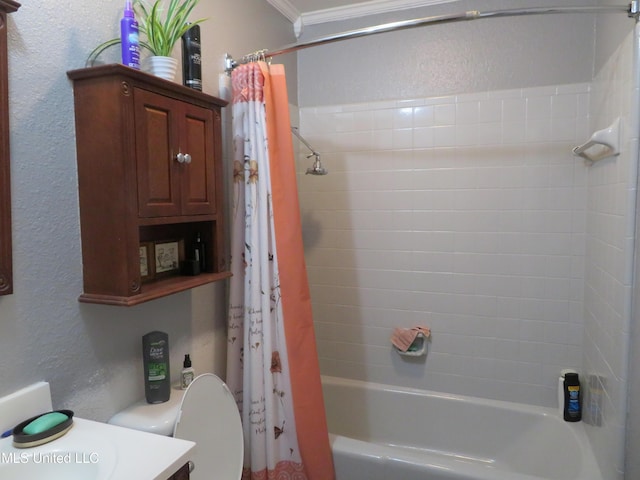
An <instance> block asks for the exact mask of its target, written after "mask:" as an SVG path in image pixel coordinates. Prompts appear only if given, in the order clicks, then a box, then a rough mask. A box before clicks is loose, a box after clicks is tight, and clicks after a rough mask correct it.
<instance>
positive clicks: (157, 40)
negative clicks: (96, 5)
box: [134, 0, 206, 56]
mask: <svg viewBox="0 0 640 480" xmlns="http://www.w3.org/2000/svg"><path fill="white" fill-rule="evenodd" d="M198 2H199V0H170V1H169V4H168V6H167V9H166V15H164V19H163V18H162V14H163V13H164V9H163V7H162V3H163V0H156V1H155V2H154V3H153V5H152V6H151V8H149V6H148V5H145V2H144V1H143V0H135V2H134V7H135V8H136V9H137V11H138V16H139V20H138V21H139V28H140V32H142V33H143V34H144V35H145V36H146V37H147V43H148V44H149V46H150V47H151V51H152V52H153V54H154V55H163V56H170V55H171V52H172V51H173V48H174V47H175V45H176V43H177V42H179V41H180V38H181V37H182V35H184V33H185V32H186V31H187V30H189V28H191V27H192V26H193V25H196V24H198V23H202V22H204V21H205V20H206V19H204V18H202V19H199V20H196V21H195V22H191V23H189V21H188V19H189V15H190V14H191V12H192V11H193V9H194V8H195V6H196V5H197V4H198Z"/></svg>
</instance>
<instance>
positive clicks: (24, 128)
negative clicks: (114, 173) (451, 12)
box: [0, 0, 297, 420]
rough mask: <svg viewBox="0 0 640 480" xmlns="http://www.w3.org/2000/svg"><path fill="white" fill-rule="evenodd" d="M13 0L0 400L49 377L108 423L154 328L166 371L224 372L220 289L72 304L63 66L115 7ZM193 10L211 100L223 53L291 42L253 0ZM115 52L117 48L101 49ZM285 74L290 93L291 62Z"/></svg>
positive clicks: (111, 2) (111, 20) (274, 16)
mask: <svg viewBox="0 0 640 480" xmlns="http://www.w3.org/2000/svg"><path fill="white" fill-rule="evenodd" d="M22 3H23V5H22V7H21V8H20V10H19V11H18V12H17V13H15V14H12V15H11V17H10V20H9V30H10V38H9V67H10V78H9V83H10V85H9V87H10V88H9V94H10V115H11V151H12V152H11V153H12V195H13V240H14V242H13V244H14V249H15V251H14V275H15V294H14V295H12V296H9V297H1V298H0V363H1V364H2V365H3V368H2V369H1V370H0V395H4V394H7V393H10V392H12V391H15V390H17V389H18V388H20V387H23V386H25V385H27V384H30V383H32V382H35V381H37V380H47V381H49V382H51V387H52V393H53V400H54V405H55V406H56V407H58V408H62V407H65V408H71V409H73V410H76V412H77V413H78V414H79V415H80V416H85V417H89V418H94V419H98V420H106V419H108V418H109V417H110V416H111V414H113V413H114V412H115V411H116V410H118V409H119V408H122V407H124V406H125V405H127V404H129V403H131V402H132V401H134V400H136V399H138V398H140V397H142V396H143V389H142V363H141V362H142V359H141V339H140V337H141V336H142V335H143V334H144V333H146V332H148V331H150V330H152V329H160V330H165V331H167V332H168V333H169V336H170V342H171V345H172V351H171V354H172V357H171V359H172V373H173V374H174V378H178V377H177V373H178V372H179V369H180V364H181V357H182V355H183V354H184V353H191V355H192V358H193V361H194V367H195V369H196V371H197V372H205V371H214V372H218V373H224V368H225V365H224V364H225V336H226V331H225V327H224V325H225V313H224V310H225V295H224V285H223V284H215V285H208V286H203V287H200V288H198V289H196V290H193V291H191V292H185V293H180V294H176V295H173V296H170V297H167V298H163V299H160V300H156V301H153V302H150V303H147V304H143V305H139V306H136V307H133V308H128V309H127V308H118V307H107V306H97V305H85V304H79V303H78V301H77V297H78V295H79V294H80V293H81V290H82V265H81V254H80V230H79V218H78V199H77V176H76V163H75V138H74V113H73V95H72V87H71V83H70V82H69V80H68V79H67V76H66V71H67V70H70V69H75V68H80V67H82V66H83V65H84V62H85V59H86V56H87V54H88V53H89V52H90V51H91V50H92V49H93V48H94V47H95V46H96V45H97V44H99V43H101V42H102V41H104V40H107V39H109V38H112V37H115V36H117V35H118V28H119V27H118V21H119V17H120V16H121V10H122V8H123V6H124V2H121V1H120V0H108V1H103V0H88V1H85V2H74V4H73V6H71V5H70V4H69V5H61V4H60V2H54V1H52V0H45V1H40V2H22ZM194 16H197V17H208V18H209V20H208V21H207V22H206V23H205V24H203V25H202V32H203V33H202V35H203V54H204V86H205V91H207V92H208V93H212V94H214V95H215V94H217V93H218V74H219V72H221V71H222V59H223V54H224V52H229V53H231V54H233V55H235V56H241V55H242V54H244V53H247V52H248V51H251V50H256V49H258V48H262V47H265V46H267V47H268V46H272V45H281V44H285V43H290V42H291V41H293V34H292V33H291V27H290V24H289V23H288V22H287V21H286V20H285V19H284V18H283V17H282V16H281V15H280V14H279V13H278V12H277V11H276V10H275V9H273V8H272V7H271V6H269V5H268V4H267V3H266V2H264V1H262V0H239V1H233V2H231V1H227V0H213V1H209V0H208V1H205V2H201V5H200V6H199V10H198V11H197V12H196V13H195V14H194ZM116 50H117V49H116ZM110 55H111V58H110ZM175 55H177V56H179V55H180V52H179V49H178V50H176V52H175ZM115 59H117V52H115V51H114V52H113V53H108V54H106V55H105V60H106V61H109V60H115ZM288 70H289V73H290V80H291V82H290V83H292V85H293V86H294V87H292V88H293V89H294V91H295V84H296V83H297V82H296V79H295V64H293V65H291V68H289V69H288Z"/></svg>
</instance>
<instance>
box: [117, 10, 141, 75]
mask: <svg viewBox="0 0 640 480" xmlns="http://www.w3.org/2000/svg"><path fill="white" fill-rule="evenodd" d="M120 42H121V44H122V64H123V65H126V66H127V67H131V68H135V69H136V70H140V44H139V41H138V22H136V17H135V15H134V13H133V6H132V5H131V0H126V3H125V6H124V16H123V17H122V20H120Z"/></svg>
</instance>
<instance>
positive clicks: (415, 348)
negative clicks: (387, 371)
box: [393, 333, 427, 357]
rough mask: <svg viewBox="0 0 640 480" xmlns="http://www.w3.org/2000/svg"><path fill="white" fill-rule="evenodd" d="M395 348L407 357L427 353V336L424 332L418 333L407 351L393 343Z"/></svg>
mask: <svg viewBox="0 0 640 480" xmlns="http://www.w3.org/2000/svg"><path fill="white" fill-rule="evenodd" d="M393 348H394V350H395V351H396V352H398V354H399V355H402V356H405V357H420V356H423V355H426V354H427V337H426V336H425V335H424V334H423V333H418V334H417V335H416V338H415V340H414V341H413V342H412V343H411V346H409V348H408V349H407V350H406V351H404V352H403V351H402V350H400V349H399V348H398V347H396V346H395V345H393Z"/></svg>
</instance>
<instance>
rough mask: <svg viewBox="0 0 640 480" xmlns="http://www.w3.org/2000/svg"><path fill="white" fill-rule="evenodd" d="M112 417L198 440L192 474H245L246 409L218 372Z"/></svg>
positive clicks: (235, 479)
mask: <svg viewBox="0 0 640 480" xmlns="http://www.w3.org/2000/svg"><path fill="white" fill-rule="evenodd" d="M109 423H110V424H112V425H118V426H121V427H127V428H133V429H135V430H142V431H145V432H150V433H156V434H160V435H167V436H169V435H173V436H174V437H175V438H180V439H182V440H190V441H192V442H196V446H195V448H194V454H193V457H192V459H191V461H192V463H193V467H194V469H193V472H191V475H190V477H189V480H211V479H212V478H215V479H216V480H239V479H240V477H241V476H242V465H243V457H244V441H243V437H242V423H241V422H240V413H239V412H238V407H237V405H236V402H235V399H234V398H233V394H232V393H231V391H230V390H229V388H228V387H227V385H226V384H225V383H224V382H223V381H222V380H220V378H218V377H217V376H215V375H214V374H212V373H205V374H202V375H199V376H198V377H196V378H195V379H194V380H193V382H191V384H190V385H189V387H188V388H187V389H186V390H179V389H175V388H172V389H171V397H170V399H169V401H167V402H164V403H156V404H149V403H147V402H146V401H145V400H144V399H143V400H141V401H139V402H137V403H135V404H134V405H131V406H130V407H129V408H127V409H125V410H123V411H122V412H119V413H116V414H115V415H114V416H113V417H111V419H110V420H109Z"/></svg>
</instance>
